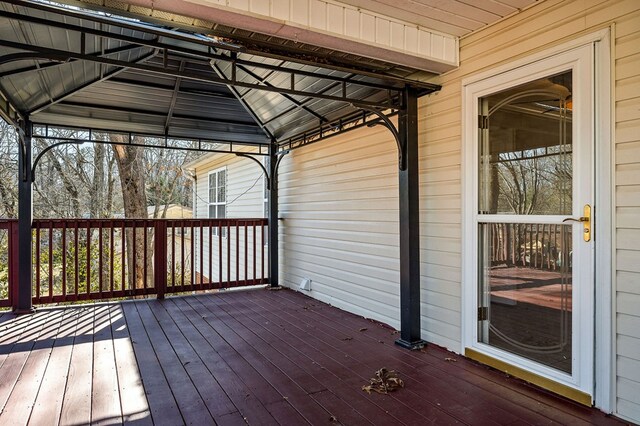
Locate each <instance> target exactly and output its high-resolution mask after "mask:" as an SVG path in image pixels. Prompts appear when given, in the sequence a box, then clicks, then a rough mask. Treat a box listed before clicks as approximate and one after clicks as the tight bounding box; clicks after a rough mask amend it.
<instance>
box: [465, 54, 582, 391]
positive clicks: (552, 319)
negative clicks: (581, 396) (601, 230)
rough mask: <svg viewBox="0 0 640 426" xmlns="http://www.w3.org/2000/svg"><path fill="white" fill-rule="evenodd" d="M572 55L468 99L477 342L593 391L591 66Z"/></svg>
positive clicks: (518, 362) (525, 365) (523, 365)
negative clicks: (473, 114)
mask: <svg viewBox="0 0 640 426" xmlns="http://www.w3.org/2000/svg"><path fill="white" fill-rule="evenodd" d="M569 56H570V57H569V58H566V59H567V62H566V64H564V66H563V65H558V66H551V65H553V64H545V63H540V64H537V65H536V66H537V68H538V71H537V72H536V73H531V74H529V73H525V72H518V71H516V72H514V73H512V75H513V77H514V78H513V79H512V81H511V82H510V81H509V79H508V78H506V79H503V80H502V81H501V82H500V85H499V86H494V89H493V90H488V91H486V92H485V93H484V94H481V95H479V96H477V97H476V98H475V101H477V110H478V115H477V150H476V152H477V156H476V160H477V168H476V176H477V180H476V182H477V193H476V197H475V198H476V199H475V204H476V206H477V214H475V215H474V216H475V221H474V225H473V226H474V228H475V230H476V235H475V238H474V240H475V241H476V250H477V311H478V312H477V330H476V342H477V344H478V346H479V347H480V348H485V349H486V351H488V352H489V353H490V354H491V355H494V356H497V357H499V358H501V359H503V360H506V361H507V362H509V363H512V364H515V365H516V366H518V367H520V368H524V369H526V370H529V371H534V372H536V373H537V374H541V375H543V376H547V377H550V378H554V379H557V380H560V381H563V382H566V383H567V384H570V385H572V386H577V387H585V389H584V390H586V391H589V389H588V386H587V385H586V382H587V381H585V380H584V378H585V376H589V374H590V373H589V371H590V370H591V369H592V365H593V364H592V356H593V353H592V352H593V348H592V342H593V340H592V336H593V334H592V327H593V322H592V321H593V320H592V315H590V314H589V313H590V312H593V310H592V302H591V301H592V296H591V294H592V292H593V256H592V255H593V248H592V247H593V243H592V240H593V234H594V228H593V211H592V205H591V204H592V187H593V182H592V155H591V153H592V149H593V148H592V131H591V128H592V122H591V117H592V113H591V111H592V110H593V108H592V100H593V97H592V95H591V90H592V89H591V88H592V72H591V69H592V67H591V63H590V61H589V58H590V52H589V50H588V49H586V48H585V49H581V50H579V51H577V52H572V54H571V55H569ZM562 59H563V58H561V57H560V58H555V62H554V61H551V62H554V63H560V64H562V62H563V61H562ZM547 65H549V66H547Z"/></svg>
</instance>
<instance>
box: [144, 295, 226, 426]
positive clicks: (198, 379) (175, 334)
mask: <svg viewBox="0 0 640 426" xmlns="http://www.w3.org/2000/svg"><path fill="white" fill-rule="evenodd" d="M149 306H150V307H151V308H152V311H153V314H154V315H155V317H156V319H157V321H158V323H159V324H160V326H161V327H162V330H163V331H164V333H165V335H166V336H167V339H168V341H169V342H170V343H171V346H172V347H173V350H174V351H175V353H176V355H177V357H178V359H179V361H180V363H181V364H182V365H183V366H184V368H185V371H186V373H187V375H188V377H189V378H190V379H191V382H192V383H193V385H194V387H195V388H196V390H197V391H198V394H199V395H200V398H201V399H202V400H203V401H204V403H205V405H206V407H207V409H208V410H209V413H210V414H211V415H212V416H214V417H221V416H224V415H226V414H230V413H233V412H236V411H238V410H237V408H236V407H235V405H233V402H232V401H231V400H230V399H229V397H228V396H227V394H226V393H225V391H224V389H223V388H222V387H221V386H220V384H219V383H218V381H217V380H216V378H215V377H214V376H213V375H212V374H211V372H210V371H209V370H208V369H207V366H206V365H205V364H204V362H203V361H202V359H201V358H200V356H199V355H198V353H197V352H196V351H195V349H194V348H193V347H192V346H191V344H190V343H189V341H188V339H187V338H186V337H185V335H184V334H183V333H182V331H181V329H180V328H179V327H178V325H177V324H176V322H177V321H185V319H184V318H181V317H180V316H178V318H174V317H173V315H170V314H169V313H167V310H166V309H165V307H166V306H173V303H172V302H171V301H164V302H162V303H161V302H150V303H149ZM189 325H190V323H188V324H185V326H186V327H188V326H189Z"/></svg>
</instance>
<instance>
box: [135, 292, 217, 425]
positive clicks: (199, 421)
mask: <svg viewBox="0 0 640 426" xmlns="http://www.w3.org/2000/svg"><path fill="white" fill-rule="evenodd" d="M152 303H153V302H152ZM136 308H137V309H138V314H139V315H140V318H141V319H142V323H143V324H144V327H145V329H146V330H147V335H148V336H149V340H150V341H151V345H152V347H153V350H154V351H155V354H156V357H157V358H158V360H159V361H160V365H161V366H162V371H163V373H164V376H165V377H166V378H167V383H169V387H170V388H171V392H172V393H173V396H174V398H175V400H176V403H177V404H178V409H179V410H180V413H181V414H182V418H183V419H184V421H185V423H187V424H193V425H204V424H211V423H212V422H213V418H212V416H211V414H210V413H209V411H208V410H207V407H206V405H205V403H204V401H203V400H202V397H201V396H200V394H199V393H198V390H197V389H196V387H195V386H194V385H193V382H192V381H191V379H190V378H189V375H188V374H187V372H186V370H185V368H184V366H183V365H182V362H180V358H179V357H178V355H177V354H176V352H175V349H174V348H173V347H172V346H171V345H172V342H170V341H169V339H168V338H167V336H166V335H165V334H164V331H163V330H162V328H161V327H160V324H158V322H157V320H156V318H155V316H154V315H153V312H152V311H151V308H150V307H149V304H148V303H147V302H138V303H136ZM181 343H182V342H176V344H177V345H179V344H181Z"/></svg>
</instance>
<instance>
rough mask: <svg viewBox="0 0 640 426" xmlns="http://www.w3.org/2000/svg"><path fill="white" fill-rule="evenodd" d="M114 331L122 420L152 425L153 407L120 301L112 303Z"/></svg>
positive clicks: (129, 422) (112, 331) (140, 425)
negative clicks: (149, 400) (143, 381)
mask: <svg viewBox="0 0 640 426" xmlns="http://www.w3.org/2000/svg"><path fill="white" fill-rule="evenodd" d="M111 335H112V336H113V351H114V356H115V363H116V374H117V377H118V388H119V393H120V406H121V407H122V420H123V422H124V423H125V424H131V423H135V424H136V425H138V426H145V425H152V424H153V421H152V419H151V410H149V403H148V401H147V395H146V394H145V392H144V386H143V383H142V378H141V377H140V370H139V369H138V364H137V362H136V356H135V353H134V351H133V345H132V344H131V336H130V335H129V329H128V328H127V324H126V320H125V318H124V312H123V311H122V306H121V305H120V304H115V305H113V306H112V307H111Z"/></svg>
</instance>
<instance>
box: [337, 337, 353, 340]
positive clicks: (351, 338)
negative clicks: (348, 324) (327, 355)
mask: <svg viewBox="0 0 640 426" xmlns="http://www.w3.org/2000/svg"><path fill="white" fill-rule="evenodd" d="M340 340H353V337H343V338H342V339H340Z"/></svg>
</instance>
